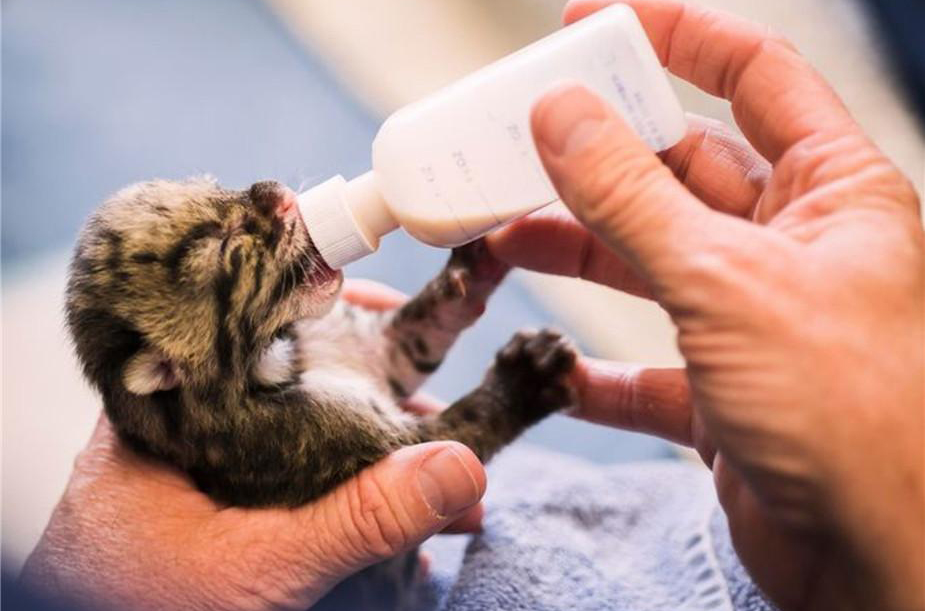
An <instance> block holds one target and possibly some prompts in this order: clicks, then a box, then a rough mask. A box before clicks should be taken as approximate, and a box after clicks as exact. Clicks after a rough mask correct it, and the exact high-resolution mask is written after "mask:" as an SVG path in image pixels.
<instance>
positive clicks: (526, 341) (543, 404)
mask: <svg viewBox="0 0 925 611" xmlns="http://www.w3.org/2000/svg"><path fill="white" fill-rule="evenodd" d="M577 358H578V355H577V352H576V350H575V348H574V346H573V345H572V343H571V342H570V341H569V340H568V339H567V338H566V337H564V336H563V335H562V334H561V333H559V332H558V331H554V330H552V329H543V330H541V331H538V332H537V331H518V332H517V333H516V334H515V335H514V337H512V338H511V339H510V341H508V343H507V345H505V346H504V347H503V348H502V349H501V350H499V351H498V354H497V357H496V359H495V373H496V375H497V376H498V377H499V378H500V380H501V381H502V382H506V383H507V385H509V386H512V388H511V392H513V393H517V394H519V396H520V397H521V398H522V401H523V404H524V406H525V407H526V408H527V409H530V410H531V411H533V410H536V411H538V412H542V413H549V412H552V411H555V410H558V409H562V408H564V407H567V406H569V405H571V404H572V403H573V400H574V389H573V388H572V385H571V383H570V381H569V374H570V373H571V372H572V370H573V369H574V367H575V362H576V360H577Z"/></svg>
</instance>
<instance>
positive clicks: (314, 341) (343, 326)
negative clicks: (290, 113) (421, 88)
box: [66, 177, 574, 574]
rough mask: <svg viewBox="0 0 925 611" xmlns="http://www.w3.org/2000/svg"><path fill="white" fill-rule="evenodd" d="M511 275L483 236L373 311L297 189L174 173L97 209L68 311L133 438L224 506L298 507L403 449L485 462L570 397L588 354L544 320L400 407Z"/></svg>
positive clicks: (94, 379) (93, 372) (88, 364)
mask: <svg viewBox="0 0 925 611" xmlns="http://www.w3.org/2000/svg"><path fill="white" fill-rule="evenodd" d="M506 271H507V269H506V267H505V266H504V265H502V264H501V263H499V262H498V261H497V260H495V259H494V258H493V257H492V256H491V255H490V254H489V253H488V251H487V249H486V248H485V246H484V244H483V243H481V242H476V243H473V244H471V245H468V246H464V247H461V248H458V249H455V250H454V251H453V254H452V255H451V256H450V260H449V262H448V263H447V265H446V267H445V268H444V269H443V270H442V271H441V273H440V274H439V275H438V276H437V277H436V278H435V279H434V280H432V281H431V282H430V283H429V284H428V285H427V286H426V287H425V288H424V289H423V290H422V291H421V293H420V294H419V295H418V296H416V297H415V298H413V299H411V300H410V301H408V302H407V303H406V304H405V305H403V306H402V307H399V308H396V309H394V310H391V311H387V312H376V311H370V310H366V309H363V308H360V307H357V306H353V305H350V304H347V303H345V302H343V301H340V300H339V299H338V293H339V289H340V286H341V283H342V275H341V274H340V273H339V272H335V271H333V270H331V269H330V268H329V267H328V266H327V265H326V264H325V263H324V261H323V260H322V259H321V257H320V256H319V254H318V252H317V249H316V248H315V246H314V245H313V244H312V242H311V239H310V237H309V234H308V231H307V229H306V227H305V225H304V223H303V221H302V219H301V216H300V215H299V214H298V213H297V210H296V206H295V200H294V194H293V193H292V192H291V191H290V190H289V189H287V188H286V187H283V186H282V185H280V184H278V183H275V182H258V183H256V184H254V185H253V186H251V187H250V188H249V189H246V190H242V191H237V190H229V189H224V188H222V187H221V186H219V185H218V184H217V183H216V182H215V181H214V180H212V179H210V178H207V177H204V178H193V179H189V180H186V181H181V182H171V181H163V180H159V181H151V182H144V183H139V184H136V185H132V186H130V187H128V188H126V189H123V190H122V191H120V192H118V193H116V194H115V195H114V196H113V197H111V198H110V199H109V200H108V201H107V202H105V203H104V204H103V205H102V206H101V207H100V208H99V209H98V210H97V211H96V213H95V214H94V215H93V216H92V217H91V218H90V219H89V221H88V222H87V224H86V227H85V228H84V230H83V232H82V233H81V235H80V238H79V241H78V244H77V247H76V249H75V253H74V257H73V261H72V264H71V269H70V278H69V283H68V288H67V299H66V313H67V322H68V326H69V328H70V331H71V334H72V336H73V339H74V345H75V348H76V352H77V356H78V358H79V361H80V363H81V364H82V366H83V369H84V372H85V374H86V376H87V378H88V379H89V380H90V382H91V383H92V384H93V385H94V386H95V387H96V388H97V389H98V390H99V392H100V394H101V395H102V398H103V404H104V407H105V410H106V413H107V415H108V417H109V419H110V420H111V421H112V423H113V425H114V426H115V428H116V430H117V431H118V432H119V434H120V435H121V437H122V438H123V439H124V440H125V441H126V442H128V443H129V444H131V446H133V447H134V448H136V449H137V450H139V451H141V452H145V453H148V454H151V455H154V456H156V457H159V458H161V459H164V460H166V461H169V462H170V463H172V464H174V465H176V466H178V467H180V468H181V469H183V470H185V471H186V472H188V473H189V474H190V475H191V476H192V477H193V479H194V480H195V482H196V483H197V485H199V486H200V488H201V489H202V490H204V491H205V492H207V493H208V494H210V495H211V496H213V497H214V498H215V499H216V500H218V501H220V502H224V503H230V504H236V505H245V506H254V505H289V506H292V505H298V504H301V503H304V502H307V501H309V500H312V499H314V498H316V497H318V496H319V495H321V494H323V493H325V492H326V491H328V490H330V489H331V488H332V487H334V486H336V485H337V484H338V483H340V482H342V481H344V480H345V479H347V478H349V477H350V476H352V475H354V474H355V473H357V471H359V470H360V469H362V468H363V467H365V466H367V465H369V464H371V463H373V462H375V461H376V460H378V459H380V458H381V457H383V456H384V455H385V454H387V453H388V452H390V451H392V450H394V449H396V448H398V447H400V446H402V445H407V444H412V443H418V442H422V441H427V440H433V439H456V440H459V441H461V442H463V443H465V444H467V445H469V446H470V447H471V448H472V449H473V450H474V451H475V452H476V453H477V454H478V455H479V456H480V457H481V458H482V459H487V458H489V457H490V456H491V455H492V454H493V453H494V452H496V451H497V450H498V449H499V448H501V447H503V446H504V445H505V444H507V443H509V442H510V441H511V440H512V439H514V438H515V437H516V436H517V435H518V434H519V433H520V432H521V431H522V430H523V429H524V428H525V427H527V426H529V425H530V424H533V423H534V422H536V421H537V420H539V419H541V418H542V417H543V416H545V415H546V414H548V413H550V412H552V411H554V410H556V409H559V408H561V407H563V406H565V405H567V404H568V403H569V402H570V397H571V395H570V393H571V391H570V389H569V386H568V384H567V382H566V377H567V374H568V372H569V370H570V369H571V368H572V365H573V362H574V352H573V350H572V348H571V347H570V346H569V344H568V343H567V342H566V341H565V340H564V339H562V338H561V337H560V336H559V335H558V334H555V333H551V332H541V333H539V334H537V333H526V334H518V335H517V336H516V337H515V338H514V339H512V340H511V341H510V342H509V343H508V345H507V346H506V347H505V348H504V349H502V351H501V352H499V354H498V357H497V360H496V363H495V364H494V366H492V367H491V368H489V370H488V373H487V374H486V377H485V380H484V382H483V383H482V384H481V385H480V386H479V387H478V388H476V389H475V390H474V391H473V392H472V393H470V394H469V395H467V396H465V397H463V398H461V399H460V400H458V401H457V402H455V403H454V404H453V405H451V406H450V407H449V408H448V409H447V410H446V411H444V412H443V413H441V414H439V415H434V416H426V417H422V416H418V415H412V414H410V413H408V412H406V411H404V410H403V409H402V408H401V405H402V401H403V400H404V399H405V398H406V397H408V396H409V395H411V394H412V393H413V392H414V391H415V390H416V389H417V388H418V386H420V384H421V383H422V382H423V381H424V380H425V379H426V378H427V376H428V375H429V374H430V373H432V372H433V371H434V370H436V369H437V368H438V367H439V366H440V363H441V362H442V360H443V358H444V356H445V354H446V352H447V350H449V348H450V347H451V346H452V344H453V342H454V341H455V339H456V337H457V336H458V334H459V333H460V332H461V331H463V330H464V329H465V328H466V327H468V326H469V325H471V324H472V323H473V322H474V321H475V320H476V319H477V318H478V316H479V315H480V314H481V312H482V311H483V310H484V308H485V303H486V300H487V299H488V298H489V296H490V295H491V293H492V291H493V290H494V289H495V287H496V286H497V285H498V283H499V282H500V281H501V280H502V278H503V277H504V275H505V273H506ZM401 562H402V566H403V567H405V568H404V569H403V570H402V571H400V572H401V573H402V574H404V573H407V572H408V569H407V566H409V565H408V564H407V562H406V561H404V560H402V561H401Z"/></svg>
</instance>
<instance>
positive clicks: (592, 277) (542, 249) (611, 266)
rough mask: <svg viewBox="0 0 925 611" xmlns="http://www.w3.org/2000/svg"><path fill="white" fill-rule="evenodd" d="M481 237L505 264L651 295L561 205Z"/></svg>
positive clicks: (649, 296) (646, 286)
mask: <svg viewBox="0 0 925 611" xmlns="http://www.w3.org/2000/svg"><path fill="white" fill-rule="evenodd" d="M485 241H486V243H487V244H488V248H489V249H490V250H491V253H492V254H493V255H494V256H495V257H497V258H498V259H500V260H501V261H504V262H505V263H507V264H509V265H512V266H515V267H522V268H524V269H529V270H532V271H535V272H542V273H544V274H555V275H557V276H568V277H571V278H581V279H582V280H589V281H591V282H595V283H597V284H602V285H604V286H609V287H610V288H614V289H617V290H620V291H624V292H627V293H631V294H633V295H637V296H639V297H645V298H649V299H651V297H652V293H651V291H650V290H649V287H648V285H647V284H646V283H645V282H643V281H642V279H641V278H640V277H639V276H637V275H636V273H635V272H634V271H633V270H632V269H631V268H630V266H629V265H628V264H627V263H626V262H625V261H623V260H621V259H620V258H619V257H618V256H617V255H616V253H614V251H613V250H611V249H610V248H608V247H607V246H606V245H605V244H604V243H603V242H601V241H600V240H599V239H598V238H597V236H595V235H594V234H593V233H591V232H590V231H588V230H587V229H586V228H585V227H584V226H583V225H581V224H580V223H579V222H578V221H577V220H576V219H575V217H574V216H572V213H571V212H569V211H568V210H567V209H566V208H565V206H563V205H559V204H556V205H553V206H548V207H546V208H542V209H540V210H537V211H536V212H534V213H532V214H529V215H527V216H525V217H523V218H522V219H518V220H517V221H514V222H513V223H511V224H510V225H507V226H505V227H502V228H500V229H497V230H496V231H494V232H492V233H490V234H488V235H487V236H486V237H485Z"/></svg>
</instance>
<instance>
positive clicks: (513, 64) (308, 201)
mask: <svg viewBox="0 0 925 611" xmlns="http://www.w3.org/2000/svg"><path fill="white" fill-rule="evenodd" d="M563 81H577V82H580V83H582V84H583V85H585V86H587V87H589V88H590V89H592V90H594V91H595V92H597V93H598V94H599V95H601V96H602V97H603V98H604V99H605V100H606V101H607V102H608V103H610V104H611V105H612V106H613V107H614V108H615V109H616V110H617V111H618V112H619V113H620V114H621V115H622V116H623V118H624V119H625V120H626V121H627V123H628V124H629V125H630V126H632V127H633V129H634V130H635V131H636V133H637V134H639V136H640V137H641V138H642V139H643V140H644V141H645V142H646V143H647V144H648V145H649V147H651V148H652V149H653V150H656V151H660V150H663V149H665V148H668V147H670V146H672V145H674V144H675V143H677V142H678V141H679V140H680V139H681V138H682V137H683V136H684V133H685V130H686V124H685V120H684V113H683V111H682V109H681V106H680V104H679V102H678V99H677V97H676V96H675V94H674V92H673V91H672V89H671V85H670V84H669V82H668V79H667V77H666V75H665V71H664V70H663V69H662V66H661V65H660V64H659V61H658V58H657V57H656V55H655V51H654V50H653V49H652V46H651V45H650V44H649V41H648V38H647V37H646V34H645V31H644V30H643V28H642V25H641V24H640V23H639V19H638V18H637V17H636V13H634V12H633V10H632V9H631V8H629V7H628V6H626V5H622V4H615V5H612V6H609V7H607V8H604V9H601V10H599V11H597V12H596V13H594V14H593V15H590V16H588V17H586V18H584V19H582V20H580V21H578V22H576V23H574V24H572V25H570V26H567V27H565V28H563V29H562V30H559V31H558V32H555V33H553V34H551V35H550V36H547V37H546V38H543V39H542V40H539V41H537V42H535V43H533V44H531V45H529V46H527V47H525V48H523V49H521V50H520V51H518V52H516V53H514V54H512V55H509V56H507V57H505V58H503V59H501V60H499V61H497V62H495V63H493V64H491V65H489V66H486V67H485V68H482V69H480V70H478V71H476V72H474V73H473V74H470V75H469V76H467V77H465V78H463V79H461V80H459V81H457V82H455V83H453V84H452V85H450V86H448V87H446V88H444V89H442V90H440V91H438V92H436V93H434V94H432V95H430V96H428V97H427V98H425V99H423V100H421V101H419V102H415V103H413V104H410V105H408V106H406V107H404V108H402V109H400V110H398V111H397V112H396V113H394V114H393V115H392V116H390V117H389V118H388V119H386V121H385V123H384V124H383V125H382V127H381V129H380V130H379V133H378V134H377V135H376V139H375V141H374V142H373V147H372V166H373V169H372V172H369V173H367V174H364V175H362V176H360V177H359V178H356V179H354V180H352V181H350V182H346V181H344V179H343V178H341V177H339V176H338V177H335V178H332V179H331V180H329V181H327V182H325V183H322V184H321V185H318V186H317V187H315V188H313V189H310V190H309V191H306V192H305V193H302V194H301V195H300V196H299V208H300V210H301V211H302V216H303V219H304V220H305V222H306V226H307V227H308V231H309V234H310V235H311V237H312V240H313V241H314V242H315V244H316V245H317V247H318V249H319V251H320V252H321V255H322V256H323V257H324V259H325V261H327V262H328V264H329V265H330V266H331V267H335V268H337V267H341V266H342V265H345V264H347V263H349V262H351V261H354V260H356V259H358V258H360V257H363V256H365V255H367V254H369V253H371V252H373V251H375V250H376V248H377V247H378V245H379V237H380V236H382V235H384V234H385V233H387V232H389V231H391V230H392V229H394V228H395V227H397V226H399V225H400V226H401V227H403V228H404V229H405V230H406V231H407V232H408V233H409V234H411V235H412V236H414V237H415V238H417V239H419V240H421V241H422V242H425V243H428V244H432V245H434V246H444V247H450V246H458V245H460V244H464V243H466V242H470V241H472V240H474V239H476V238H478V237H480V236H482V235H484V234H486V233H488V232H489V231H491V230H492V229H494V228H496V227H498V226H500V225H503V224H504V223H507V222H509V221H511V220H513V219H515V218H518V217H520V216H523V215H525V214H527V213H529V212H531V211H533V210H536V209H537V208H540V207H542V206H545V205H546V204H549V203H552V202H554V201H557V199H558V195H557V194H556V191H555V189H554V188H553V186H552V183H551V182H550V180H549V178H548V177H547V175H546V172H545V170H544V168H543V166H542V163H541V161H540V158H539V155H538V153H537V151H536V147H535V145H534V143H533V137H532V134H531V131H530V110H531V108H532V106H533V104H534V103H535V102H536V100H537V99H539V98H540V96H542V94H544V93H545V92H547V91H548V90H549V89H550V88H551V87H553V86H554V85H555V84H557V83H560V82H563Z"/></svg>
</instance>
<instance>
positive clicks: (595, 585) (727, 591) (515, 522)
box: [421, 444, 774, 611]
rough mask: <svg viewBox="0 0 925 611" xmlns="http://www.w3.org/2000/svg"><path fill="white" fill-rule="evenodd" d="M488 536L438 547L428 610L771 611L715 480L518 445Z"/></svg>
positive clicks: (425, 597)
mask: <svg viewBox="0 0 925 611" xmlns="http://www.w3.org/2000/svg"><path fill="white" fill-rule="evenodd" d="M486 508H487V515H486V519H485V523H484V532H483V533H482V534H480V535H477V536H473V537H461V536H456V537H452V536H439V537H435V538H433V539H431V540H430V541H429V542H428V543H427V544H426V545H425V546H424V547H425V549H426V550H427V551H428V552H430V553H431V554H432V556H433V563H432V564H433V567H432V569H431V574H430V577H429V579H428V581H427V582H426V583H425V584H424V585H423V586H422V587H423V590H424V591H423V592H422V595H421V602H422V607H423V608H425V609H431V610H439V611H470V610H471V611H476V610H478V611H483V610H486V609H505V610H508V609H525V610H526V609H530V610H544V611H560V610H565V609H569V610H573V609H574V610H585V609H587V610H595V611H597V610H601V609H609V610H615V611H621V610H634V611H646V610H650V609H651V610H660V611H661V610H669V609H670V610H691V611H694V610H697V611H699V610H710V611H732V610H748V611H765V610H773V609H774V607H773V606H772V605H771V604H770V603H768V602H767V601H766V600H765V598H764V597H763V596H762V595H761V593H760V592H759V590H758V588H757V587H756V586H755V585H754V584H753V583H752V581H751V580H750V579H749V577H748V576H747V574H746V573H745V571H744V569H743V568H742V566H741V565H740V564H739V562H738V559H737V558H736V555H735V553H734V551H733V549H732V546H731V543H730V540H729V534H728V530H727V526H726V522H725V517H724V515H723V512H722V511H721V510H720V508H719V506H718V504H717V501H716V497H715V493H714V490H713V486H712V481H711V478H710V475H709V473H708V472H707V471H706V470H705V469H703V468H700V467H698V466H696V465H691V464H686V463H683V462H679V461H657V462H646V463H635V464H624V465H618V466H610V467H602V466H600V465H593V464H590V463H587V462H584V461H582V460H579V459H575V458H572V457H568V456H563V455H559V454H554V453H550V452H547V451H544V450H538V449H533V448H530V447H529V446H525V445H524V444H518V446H516V447H514V448H511V449H509V450H508V451H506V452H505V453H503V454H502V455H501V456H499V457H498V459H497V460H496V461H495V462H494V463H492V465H491V467H490V468H489V490H488V494H487V497H486Z"/></svg>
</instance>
